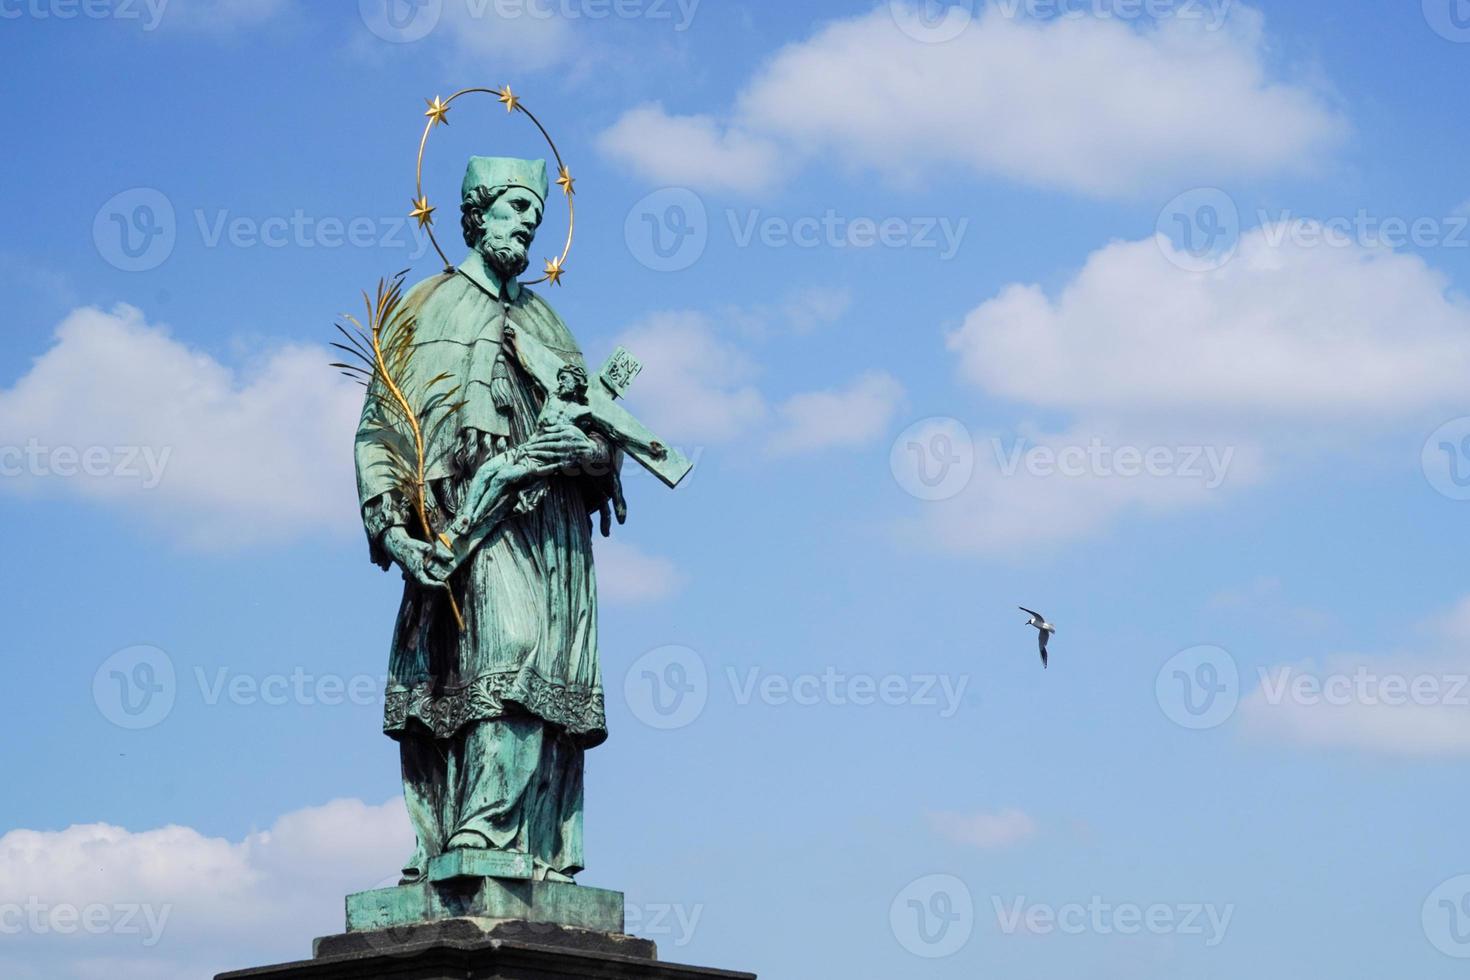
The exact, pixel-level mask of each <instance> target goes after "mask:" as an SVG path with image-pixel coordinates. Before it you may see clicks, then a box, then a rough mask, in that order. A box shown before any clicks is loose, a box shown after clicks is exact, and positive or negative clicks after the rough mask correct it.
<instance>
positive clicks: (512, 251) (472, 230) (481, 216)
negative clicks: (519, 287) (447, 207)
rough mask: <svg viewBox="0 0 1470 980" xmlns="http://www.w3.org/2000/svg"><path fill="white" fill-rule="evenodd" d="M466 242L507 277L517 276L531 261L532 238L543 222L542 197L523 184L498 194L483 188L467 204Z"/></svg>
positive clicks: (505, 278) (500, 273)
mask: <svg viewBox="0 0 1470 980" xmlns="http://www.w3.org/2000/svg"><path fill="white" fill-rule="evenodd" d="M464 209H465V213H464V232H465V242H466V244H468V245H469V246H470V247H471V248H474V249H475V250H476V251H478V252H479V253H480V254H481V255H482V256H484V258H485V261H486V263H487V264H489V266H490V268H491V269H492V270H493V271H494V272H495V274H496V275H498V276H499V277H500V278H501V279H503V280H508V279H514V278H515V277H516V276H519V275H520V274H521V273H522V272H525V271H526V267H527V266H528V265H529V264H530V249H531V242H533V241H535V239H536V229H537V227H539V226H540V224H541V201H540V199H539V198H537V197H536V195H535V194H533V193H531V192H530V191H528V190H526V189H525V188H522V187H510V188H507V189H505V190H504V191H502V192H500V193H499V194H498V195H494V194H491V193H490V192H489V191H484V190H483V189H481V192H480V193H479V194H476V195H473V196H472V197H471V199H470V200H468V201H466V202H465V205H464Z"/></svg>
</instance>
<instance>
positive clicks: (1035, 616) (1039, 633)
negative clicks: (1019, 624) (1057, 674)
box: [1016, 606, 1057, 670]
mask: <svg viewBox="0 0 1470 980" xmlns="http://www.w3.org/2000/svg"><path fill="white" fill-rule="evenodd" d="M1016 608H1017V609H1019V610H1021V612H1023V613H1030V614H1031V618H1030V619H1028V620H1026V625H1027V626H1035V627H1036V645H1037V646H1039V647H1040V648H1041V669H1042V670H1045V669H1046V641H1047V640H1049V639H1051V635H1052V634H1053V633H1055V632H1056V631H1057V628H1056V627H1055V626H1053V625H1052V624H1051V623H1048V622H1047V621H1046V617H1045V616H1043V615H1041V613H1039V612H1037V611H1036V610H1034V609H1027V608H1026V607H1025V606H1017V607H1016Z"/></svg>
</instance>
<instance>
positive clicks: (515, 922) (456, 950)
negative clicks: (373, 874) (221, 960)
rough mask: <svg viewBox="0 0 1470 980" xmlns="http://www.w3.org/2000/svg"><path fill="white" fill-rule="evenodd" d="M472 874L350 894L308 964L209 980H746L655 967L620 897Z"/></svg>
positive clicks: (464, 871)
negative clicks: (629, 930) (343, 917)
mask: <svg viewBox="0 0 1470 980" xmlns="http://www.w3.org/2000/svg"><path fill="white" fill-rule="evenodd" d="M480 870H481V869H479V868H478V867H469V866H464V865H460V864H454V865H452V866H451V865H450V864H449V863H446V864H443V865H441V866H440V867H438V868H436V869H434V871H435V872H437V874H435V873H431V875H430V880H426V881H423V882H419V883H417V884H413V885H400V886H398V887H396V888H379V889H375V890H373V891H368V892H359V893H357V894H355V895H349V896H347V931H346V932H345V933H342V934H341V935H336V936H326V937H323V938H321V939H318V940H317V941H316V942H315V943H314V944H313V948H312V954H313V955H312V958H311V959H309V960H301V961H299V962H295V963H283V964H280V965H278V966H266V967H258V968H255V969H251V970H239V971H235V972H232V973H221V974H219V975H218V976H217V977H216V978H215V980H378V978H382V980H606V978H622V980H645V978H646V980H755V976H754V974H750V973H733V972H730V971H727V970H712V969H706V968H703V967H694V966H680V965H677V964H673V963H661V962H659V960H658V950H657V948H656V947H655V945H654V944H653V943H652V942H651V941H649V940H647V939H638V938H636V937H634V936H627V935H624V934H623V896H622V893H621V892H612V891H604V890H602V889H599V888H584V887H582V886H581V885H574V884H571V883H566V882H555V881H530V880H527V879H521V878H489V877H479V876H477V875H476V874H475V872H476V871H480ZM436 878H437V880H434V879H436Z"/></svg>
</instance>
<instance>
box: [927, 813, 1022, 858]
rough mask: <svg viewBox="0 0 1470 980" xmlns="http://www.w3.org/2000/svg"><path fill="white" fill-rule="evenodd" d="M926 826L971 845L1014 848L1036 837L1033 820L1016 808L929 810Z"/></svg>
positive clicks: (948, 837) (958, 842) (958, 841)
mask: <svg viewBox="0 0 1470 980" xmlns="http://www.w3.org/2000/svg"><path fill="white" fill-rule="evenodd" d="M928 818H929V826H930V827H932V828H933V829H934V831H935V832H936V833H938V834H939V835H940V836H942V837H945V838H947V839H948V840H951V841H954V842H955V843H956V844H966V845H968V846H971V847H979V848H984V849H986V850H992V849H996V848H1002V847H1013V846H1014V845H1016V844H1019V843H1021V842H1023V841H1026V840H1029V839H1030V838H1032V837H1035V836H1036V821H1034V820H1032V819H1031V817H1030V816H1029V815H1027V814H1026V813H1024V812H1022V811H1021V810H1017V809H1008V810H999V811H997V812H994V813H987V812H980V813H949V812H941V813H931V814H929V815H928Z"/></svg>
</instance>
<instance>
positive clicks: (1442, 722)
mask: <svg viewBox="0 0 1470 980" xmlns="http://www.w3.org/2000/svg"><path fill="white" fill-rule="evenodd" d="M1419 632H1420V633H1421V634H1422V635H1424V636H1425V637H1426V639H1425V640H1424V642H1423V644H1422V646H1421V648H1420V649H1419V650H1416V651H1415V652H1411V653H1397V654H1391V655H1364V654H1346V653H1345V654H1334V655H1331V656H1327V657H1322V658H1320V659H1304V660H1299V661H1296V662H1293V663H1288V664H1278V665H1275V666H1272V667H1269V668H1266V669H1264V670H1262V671H1261V672H1260V680H1259V683H1258V684H1257V686H1256V688H1255V689H1254V690H1253V691H1251V692H1250V693H1249V694H1248V695H1246V697H1245V698H1244V699H1243V700H1242V701H1241V704H1240V714H1241V718H1242V720H1243V723H1244V725H1245V727H1246V730H1247V731H1249V732H1250V733H1252V734H1254V735H1256V736H1259V737H1263V738H1270V739H1275V740H1279V741H1283V742H1289V743H1294V744H1298V745H1304V746H1308V747H1311V748H1320V749H1345V750H1353V751H1359V752H1365V753H1371V754H1375V755H1386V756H1397V757H1408V758H1442V757H1463V756H1467V755H1470V647H1467V643H1470V597H1467V598H1466V599H1462V600H1461V601H1460V602H1459V603H1458V604H1457V605H1456V607H1455V608H1454V609H1453V610H1452V611H1451V612H1450V613H1448V614H1447V615H1445V616H1442V617H1438V618H1436V619H1434V620H1431V621H1430V622H1428V623H1426V624H1424V625H1423V626H1422V627H1421V629H1420V630H1419Z"/></svg>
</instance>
